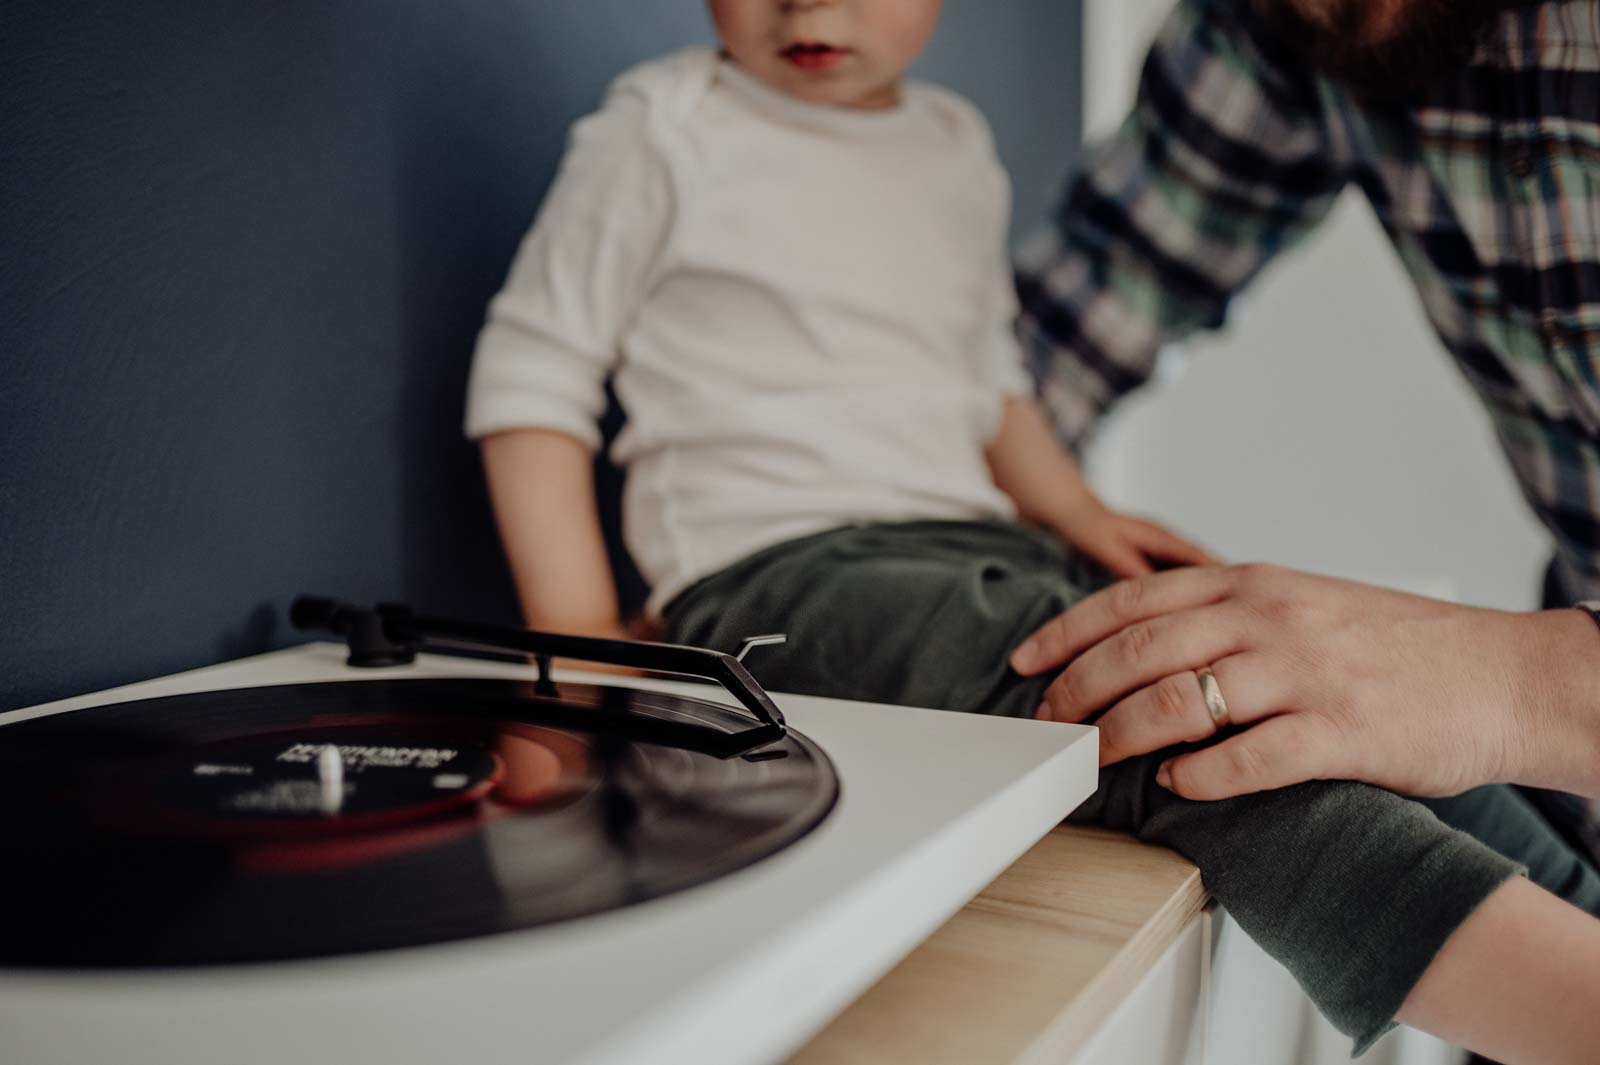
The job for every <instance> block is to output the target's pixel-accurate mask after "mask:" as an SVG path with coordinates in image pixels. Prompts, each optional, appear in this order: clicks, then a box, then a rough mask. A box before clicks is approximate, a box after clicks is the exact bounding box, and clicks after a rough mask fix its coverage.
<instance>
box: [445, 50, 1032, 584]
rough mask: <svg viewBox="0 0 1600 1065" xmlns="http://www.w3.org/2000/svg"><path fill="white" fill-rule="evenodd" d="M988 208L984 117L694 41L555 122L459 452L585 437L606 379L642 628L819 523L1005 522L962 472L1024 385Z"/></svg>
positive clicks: (998, 227) (970, 468)
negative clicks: (810, 92)
mask: <svg viewBox="0 0 1600 1065" xmlns="http://www.w3.org/2000/svg"><path fill="white" fill-rule="evenodd" d="M1009 211H1010V197H1009V186H1008V183H1007V180H1006V177H1005V173H1004V171H1003V170H1002V168H1001V166H1000V164H999V161H998V160H997V159H996V157H995V153H994V148H993V145H992V143H991V140H990V135H989V131H988V127H987V125H986V124H985V123H984V121H983V118H982V117H981V116H980V115H979V114H978V112H977V110H976V109H975V108H973V107H972V106H971V105H970V104H968V103H967V102H965V101H964V100H962V99H960V98H959V97H956V96H954V95H952V94H950V93H948V92H945V91H943V90H940V89H936V88H933V87H931V86H925V85H917V84H913V85H910V86H908V87H907V89H906V91H905V93H904V98H903V101H902V103H901V104H900V105H899V106H897V107H896V108H894V109H892V110H889V111H852V110H845V109H841V108H834V107H827V106H821V105H814V104H808V103H804V102H801V101H798V100H794V99H791V98H789V97H787V96H784V95H782V94H781V93H778V92H776V91H775V90H772V89H769V88H768V87H766V86H765V85H763V84H761V83H760V82H758V81H756V80H755V79H753V78H751V77H750V76H749V75H748V74H746V73H744V72H743V71H742V70H740V69H739V68H737V67H735V66H733V65H732V64H731V63H729V62H727V61H724V60H719V59H718V57H717V56H716V54H715V53H714V52H712V51H710V50H692V51H689V52H684V53H680V54H678V55H675V56H672V57H669V58H667V59H664V60H660V61H657V62H654V63H650V64H646V65H645V66H642V67H639V68H636V69H635V70H633V71H631V72H630V73H628V74H626V75H624V76H623V77H622V78H620V79H619V80H618V81H617V83H616V84H615V85H614V86H613V87H612V90H611V92H610V93H609V95H608V96H607V99H606V102H605V105H604V106H603V107H602V109H601V110H600V111H599V112H597V113H596V114H594V115H591V116H590V117H588V118H586V119H584V120H583V121H582V122H580V123H579V124H578V125H577V126H576V127H575V128H574V130H573V133H572V138H571V143H570V144H569V146H568V151H567V155H566V158H565V160H564V161H563V163H562V166H561V171H560V173H559V175H558V176H557V178H556V182H555V184H554V186H553V187H552V188H551V190H550V193H549V195H548V196H547V198H546V200H545V202H544V205H543V207H542V209H541V210H540V212H539V216H538V219H537V221H536V223H535V225H534V227H533V229H532V231H531V232H530V233H529V234H528V236H527V238H526V239H525V240H524V242H523V244H522V247H521V249H520V251H519V252H518V254H517V258H516V262H515V263H514V265H513V267H512V270H511V274H510V277H509V279H508V280H507V282H506V285H505V287H504V289H503V290H502V291H501V292H500V294H499V295H498V296H497V297H496V298H495V300H494V302H493V303H492V304H491V306H490V311H489V320H488V323H487V325H486V326H485V327H484V330H483V333H482V335H481V336H480V338H479V341H478V348H477V353H476V355H475V357H474V361H473V368H472V375H471V383H470V385H469V388H468V402H467V425H466V427H467V433H468V435H469V436H471V437H472V438H474V439H478V438H482V437H484V436H487V435H489V434H491V433H495V432H501V431H505V430H510V429H517V428H531V427H537V428H547V429H555V430H559V431H563V432H566V433H570V434H571V435H572V436H574V437H577V438H578V439H580V440H583V441H585V442H587V443H589V444H590V446H591V447H593V446H597V445H598V443H599V433H598V430H597V428H596V421H597V419H598V417H599V416H600V414H601V413H602V409H603V406H604V386H605V381H606V379H607V378H608V376H613V375H614V382H615V386H616V390H617V394H618V397H619V398H620V400H621V402H622V406H623V408H624V410H625V412H626V415H627V425H626V428H625V429H624V430H623V432H622V434H621V435H620V436H619V437H618V438H617V440H616V442H615V445H614V447H613V451H612V455H613V458H614V459H615V460H616V461H617V463H618V464H619V465H621V466H623V467H625V468H626V469H627V486H626V489H625V493H624V499H623V513H624V538H625V540H626V543H627V546H628V549H629V551H630V552H631V553H632V555H633V557H634V560H635V562H636V563H637V564H638V566H639V568H640V570H641V572H642V573H643V574H644V576H645V578H646V580H648V581H649V582H650V584H651V588H652V594H651V598H650V603H649V607H650V609H651V610H653V611H658V610H659V609H660V607H661V606H663V605H664V604H665V603H667V602H668V601H670V599H671V598H672V596H674V595H676V594H677V593H678V592H680V591H682V590H684V589H685V588H686V587H688V585H689V584H691V583H693V582H694V581H695V580H697V579H699V578H701V577H704V576H707V575H709V574H711V573H714V572H716V571H717V570H719V569H722V568H723V567H724V566H727V565H728V564H730V563H732V562H735V561H737V560H738V559H740V558H743V557H744V556H746V555H749V554H752V553H754V552H756V551H759V550H761V549H762V548H765V547H769V546H771V545H773V544H776V543H779V542H781V541H784V540H789V539H793V538H795V537H799V536H804V535H807V534H810V533H813V532H819V531H821V530H823V529H828V528H834V527H837V526H841V525H848V524H852V523H860V522H880V521H903V520H914V519H985V518H1004V517H1010V516H1011V515H1012V514H1013V513H1014V511H1013V508H1012V506H1011V503H1010V500H1008V499H1007V498H1006V497H1005V496H1004V495H1003V494H1002V493H1001V492H1000V491H999V490H998V489H997V488H995V486H994V484H993V482H992V480H991V478H990V475H989V471H988V468H987V465H986V463H985V460H984V447H985V445H986V443H987V442H988V441H989V440H990V439H991V438H992V436H993V434H994V432H995V430H996V428H997V426H998V424H999V415H1000V409H1001V405H1002V401H1003V398H1004V397H1005V396H1006V395H1008V394H1015V393H1025V392H1030V391H1031V383H1030V381H1029V380H1028V378H1027V376H1026V374H1025V373H1024V371H1023V369H1022V357H1021V353H1020V350H1019V347H1018V344H1017V341H1016V339H1015V338H1014V336H1013V333H1012V320H1013V318H1014V317H1015V314H1016V306H1015V297H1014V295H1013V289H1012V279H1011V271H1010V266H1009V263H1008V258H1007V254H1006V230H1007V225H1008V221H1009V217H1008V216H1009ZM530 491H537V488H536V487H534V486H530Z"/></svg>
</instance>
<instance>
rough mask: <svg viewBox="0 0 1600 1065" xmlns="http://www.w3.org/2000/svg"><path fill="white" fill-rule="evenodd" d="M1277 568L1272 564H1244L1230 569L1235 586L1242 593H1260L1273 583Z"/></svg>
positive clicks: (1229, 572)
mask: <svg viewBox="0 0 1600 1065" xmlns="http://www.w3.org/2000/svg"><path fill="white" fill-rule="evenodd" d="M1276 572H1277V567H1276V566H1274V565H1272V564H1271V563H1270V562H1244V563H1241V564H1239V565H1236V566H1230V567H1228V574H1229V576H1230V577H1231V578H1232V579H1233V585H1234V587H1235V588H1236V589H1238V590H1239V591H1241V592H1246V593H1248V592H1259V591H1262V590H1264V589H1266V588H1268V587H1270V586H1271V585H1272V583H1273V576H1274V574H1275V573H1276Z"/></svg>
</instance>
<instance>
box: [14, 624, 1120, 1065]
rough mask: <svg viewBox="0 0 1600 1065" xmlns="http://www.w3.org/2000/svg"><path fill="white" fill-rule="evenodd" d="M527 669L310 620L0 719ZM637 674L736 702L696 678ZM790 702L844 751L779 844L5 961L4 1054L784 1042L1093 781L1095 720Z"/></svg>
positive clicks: (621, 1050) (791, 714)
mask: <svg viewBox="0 0 1600 1065" xmlns="http://www.w3.org/2000/svg"><path fill="white" fill-rule="evenodd" d="M754 665H755V672H756V675H757V677H759V676H760V663H759V661H756V662H755V663H754ZM532 675H533V671H532V670H531V668H528V667H521V666H512V665H498V664H494V663H485V662H474V661H466V660H461V659H451V658H445V657H431V656H426V655H425V656H422V657H421V658H420V659H419V660H418V662H417V663H416V664H415V665H413V666H406V667H399V668H394V669H375V670H356V669H351V668H349V667H347V666H345V665H344V651H343V648H342V647H340V646H338V645H335V644H329V643H319V644H309V645H307V646H304V647H299V648H294V649H291V650H287V651H280V652H276V653H273V654H268V655H261V656H258V657H255V658H248V659H242V660H240V661H238V662H232V663H227V664H224V665H220V666H213V667H210V668H207V669H201V670H196V671H194V672H191V673H183V674H178V675H176V676H172V677H167V678H163V679H161V680H155V681H149V682H146V683H142V684H135V685H130V686H128V687H124V688H116V689H112V690H110V691H106V692H101V693H98V694H96V695H89V696H82V697H79V698H74V699H68V700H63V701H61V702H57V703H51V704H47V705H45V706H41V707H36V708H33V709H30V710H18V711H15V712H13V713H10V714H4V715H0V742H4V732H3V726H4V725H7V724H12V723H15V722H17V721H21V720H25V719H27V718H31V717H37V716H41V715H43V714H50V713H61V712H65V711H70V710H79V709H82V708H85V707H89V706H93V705H96V704H100V703H108V702H121V701H125V700H128V699H139V698H147V697H152V696H158V695H169V694H176V693H180V692H190V691H205V690H211V689H222V688H237V687H245V686H250V685H270V684H294V683H303V682H307V681H320V680H363V679H378V678H390V677H396V676H417V677H424V676H500V677H531V676H532ZM561 676H564V677H566V678H568V679H580V678H581V679H586V680H598V681H599V682H601V683H605V682H608V681H609V682H612V683H617V682H619V681H618V678H615V677H611V678H606V677H598V678H597V677H587V676H584V675H582V674H559V675H558V677H561ZM626 683H628V684H630V685H631V686H634V687H650V688H659V689H662V690H668V691H672V690H677V691H683V692H687V693H689V694H694V695H698V696H700V697H702V698H707V697H709V698H712V699H716V700H717V701H719V702H723V703H731V698H729V697H727V696H726V695H725V693H720V692H717V691H716V689H707V688H704V687H701V686H698V685H685V684H673V683H661V682H652V681H640V680H633V679H629V680H627V681H626ZM777 702H778V705H779V706H780V707H782V709H783V711H784V713H785V714H786V715H787V716H788V718H789V721H790V723H791V724H792V725H793V726H794V727H795V728H797V729H799V730H800V731H801V732H804V733H805V734H806V735H808V736H810V737H811V738H812V739H814V740H816V741H817V742H818V743H819V744H820V745H821V746H822V748H823V749H824V750H826V751H827V753H828V754H829V756H830V757H831V758H832V759H833V760H834V763H835V765H836V766H837V768H838V771H839V777H840V780H841V788H842V794H841V797H840V801H839V804H838V806H836V807H835V809H834V811H833V812H832V814H830V815H829V817H828V818H827V819H826V820H825V821H824V822H823V823H822V825H821V826H819V827H818V828H817V829H816V830H815V831H813V832H812V833H810V834H809V835H807V836H806V837H805V838H803V839H802V840H800V841H799V842H798V843H796V844H794V845H793V846H791V847H788V848H787V849H785V850H783V851H782V852H780V853H779V854H777V855H774V856H773V857H770V858H767V859H765V860H763V861H761V862H758V863H756V864H755V865H753V866H751V867H749V868H747V869H744V870H742V871H740V872H737V873H734V874H732V875H730V876H726V877H723V878H721V879H719V880H716V881H713V882H712V883H710V884H706V885H704V886H701V887H697V888H694V889H691V890H689V891H685V892H681V893H679V894H676V895H671V896H668V897H666V898H662V899H657V900H654V901H652V902H648V903H644V904H641V905H636V906H631V907H628V908H626V909H623V910H619V911H615V912H612V913H608V914H603V915H601V916H597V917H589V918H583V919H579V920H575V921H569V922H566V923H563V924H559V925H554V926H548V927H545V928H538V929H532V930H528V931H524V932H513V933H507V934H503V935H495V936H487V937H483V938H479V939H473V940H466V941H462V942H457V943H449V944H442V945H435V946H428V947H418V948H408V949H404V950H391V951H383V952H379V953H373V954H365V955H357V956H352V957H342V958H332V959H326V960H316V961H295V962H278V963H273V964H266V965H249V966H229V967H221V968H211V969H194V970H158V971H139V972H123V973H116V974H110V975H83V974H71V973H39V972H21V971H16V970H0V1062H4V1063H6V1065H12V1063H16V1065H24V1063H25V1065H47V1063H52V1065H53V1063H58V1062H59V1063H71V1065H85V1063H97V1062H118V1063H122V1065H143V1063H150V1065H185V1063H207V1065H210V1063H222V1062H227V1063H247V1062H263V1063H265V1062H271V1063H274V1065H289V1063H297V1062H381V1063H383V1065H411V1063H415V1065H424V1063H425V1065H446V1063H461V1065H491V1063H500V1062H506V1063H510V1062H515V1063H517V1065H528V1063H552V1065H556V1063H559V1065H578V1063H582V1065H601V1063H605V1065H612V1063H638V1062H663V1063H674V1065H676V1063H688V1062H694V1063H697V1065H721V1063H730V1065H731V1063H741V1065H757V1063H763V1062H771V1061H776V1060H778V1059H781V1058H782V1057H784V1056H785V1055H786V1054H788V1053H789V1052H791V1051H793V1050H794V1049H796V1048H797V1047H798V1046H799V1045H800V1044H801V1043H802V1042H803V1041H804V1040H805V1039H806V1038H807V1037H808V1036H810V1035H811V1034H812V1033H813V1032H815V1031H816V1030H817V1029H818V1028H820V1027H822V1026H823V1025H824V1024H826V1023H827V1021H828V1020H829V1019H831V1018H832V1017H833V1016H834V1015H835V1014H836V1013H838V1012H839V1011H840V1010H842V1009H843V1008H844V1007H845V1006H846V1005H848V1004H849V1003H850V1002H851V1001H852V1000H853V999H854V998H855V997H856V996H857V995H859V994H860V993H861V992H862V991H864V990H865V989H866V988H867V987H868V986H869V985H870V984H872V983H873V982H874V981H875V980H876V979H877V978H878V977H879V976H881V975H882V974H883V973H884V972H886V971H887V970H888V969H889V968H891V967H892V966H893V965H894V964H895V963H896V962H897V961H899V960H900V959H901V958H902V957H903V956H904V955H905V954H907V953H908V952H909V951H910V950H911V949H912V948H913V947H915V946H916V945H917V944H918V943H920V942H921V941H922V940H923V939H924V938H925V937H927V935H928V934H929V933H931V932H932V931H933V930H934V929H935V928H937V927H938V926H939V925H940V924H941V923H942V922H943V921H944V920H945V919H946V918H947V917H949V916H950V915H951V914H952V913H954V912H955V911H956V910H957V909H959V908H960V907H961V906H962V905H963V904H965V903H966V902H967V900H968V899H970V898H971V897H972V896H973V895H975V894H976V893H977V892H978V891H979V890H980V889H981V888H982V887H983V886H984V885H985V884H987V883H988V882H989V881H990V880H992V879H993V878H994V877H995V876H996V875H998V874H999V873H1000V872H1001V871H1002V870H1004V869H1005V868H1006V867H1007V866H1008V865H1010V864H1011V862H1012V861H1013V860H1014V859H1016V858H1017V857H1018V856H1019V855H1020V854H1021V853H1022V852H1023V851H1024V850H1026V849H1027V848H1028V847H1029V846H1030V845H1032V844H1033V843H1034V842H1035V841H1036V840H1038V839H1039V838H1040V837H1041V836H1043V835H1044V834H1045V832H1047V831H1048V830H1049V829H1050V828H1051V827H1052V826H1053V825H1055V824H1056V823H1057V822H1058V821H1060V820H1061V819H1062V817H1064V816H1065V815H1066V814H1067V813H1068V812H1069V811H1071V810H1072V809H1073V808H1074V807H1075V806H1077V805H1078V804H1079V803H1080V802H1082V801H1083V800H1084V799H1085V798H1087V797H1088V796H1089V795H1090V794H1091V793H1092V792H1093V790H1094V787H1095V778H1096V760H1097V757H1096V754H1097V746H1096V739H1095V732H1094V730H1093V729H1090V728H1082V727H1077V726H1070V725H1059V724H1048V723H1042V722H1037V721H1019V720H1013V719H996V718H986V717H980V716H973V715H966V714H952V713H942V712H933V711H927V710H913V709H906V708H902V707H887V706H876V705H869V704H864V703H848V702H839V701H835V700H829V699H816V698H807V697H802V696H789V695H786V696H779V697H778V698H777ZM4 875H7V876H26V875H28V872H27V870H26V869H25V868H16V867H12V868H10V869H7V870H6V872H5V874H4Z"/></svg>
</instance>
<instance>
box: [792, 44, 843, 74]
mask: <svg viewBox="0 0 1600 1065" xmlns="http://www.w3.org/2000/svg"><path fill="white" fill-rule="evenodd" d="M778 54H779V55H780V56H782V57H783V60H784V62H786V63H789V64H790V65H792V66H795V67H798V68H800V69H801V70H829V69H831V68H833V67H834V66H836V65H838V64H839V63H840V62H841V61H842V60H843V59H844V58H845V57H846V56H848V55H849V54H850V49H848V48H836V47H834V46H833V45H831V44H822V43H820V42H817V41H797V42H796V43H794V44H791V45H789V46H788V47H787V48H785V49H783V50H782V51H780V52H779V53H778Z"/></svg>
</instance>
